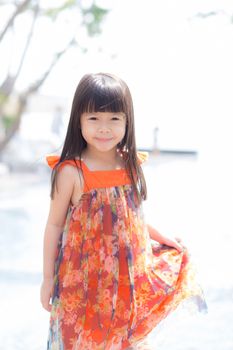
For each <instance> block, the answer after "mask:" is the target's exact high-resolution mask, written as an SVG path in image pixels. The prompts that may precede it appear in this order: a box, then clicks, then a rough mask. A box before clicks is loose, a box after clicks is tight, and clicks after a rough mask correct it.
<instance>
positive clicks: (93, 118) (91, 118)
mask: <svg viewBox="0 0 233 350" xmlns="http://www.w3.org/2000/svg"><path fill="white" fill-rule="evenodd" d="M88 119H89V120H96V119H97V118H96V117H89V118H88Z"/></svg>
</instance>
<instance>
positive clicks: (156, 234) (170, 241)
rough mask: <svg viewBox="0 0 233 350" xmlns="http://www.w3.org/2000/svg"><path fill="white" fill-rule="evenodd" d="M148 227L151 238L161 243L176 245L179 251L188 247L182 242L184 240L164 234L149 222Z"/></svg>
mask: <svg viewBox="0 0 233 350" xmlns="http://www.w3.org/2000/svg"><path fill="white" fill-rule="evenodd" d="M147 229H148V232H149V235H150V238H151V239H153V240H155V241H157V242H159V243H161V244H166V245H168V246H170V247H174V248H176V249H177V250H178V251H183V250H184V249H185V248H186V247H185V246H184V244H183V243H182V240H181V239H180V238H178V237H175V238H171V237H167V236H164V235H162V234H161V233H159V231H157V230H156V229H155V228H154V227H152V226H151V225H149V224H147Z"/></svg>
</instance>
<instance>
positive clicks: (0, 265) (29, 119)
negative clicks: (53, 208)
mask: <svg viewBox="0 0 233 350" xmlns="http://www.w3.org/2000/svg"><path fill="white" fill-rule="evenodd" d="M53 6H54V7H53ZM0 19H1V20H0V60H1V69H0V180H1V181H0V190H1V192H0V220H1V233H0V277H1V281H0V284H1V285H0V308H1V318H0V329H1V342H0V349H3V350H43V349H46V340H47V332H48V326H49V323H48V322H49V314H48V312H46V311H45V310H44V309H43V308H42V306H41V304H40V300H39V288H40V283H41V280H42V240H43V234H44V228H45V223H46V220H47V215H48V207H49V186H50V169H49V168H48V166H47V165H46V162H45V156H46V155H47V154H49V153H55V154H59V152H60V151H61V148H62V144H63V140H64V136H65V132H66V127H67V123H68V120H69V113H70V108H71V103H72V99H73V94H74V91H75V88H76V86H77V84H78V82H79V80H80V78H81V77H82V76H83V75H84V74H85V73H91V72H94V73H95V72H100V71H101V72H111V73H114V74H116V75H119V76H120V77H121V78H123V79H124V80H125V81H126V82H127V84H128V86H129V88H130V90H131V93H132V97H133V101H134V108H135V118H136V119H135V123H136V137H137V145H138V149H142V150H147V151H148V152H149V153H150V159H149V161H148V162H147V164H145V165H144V170H145V175H146V179H147V185H148V189H149V198H148V200H147V201H146V202H145V204H144V209H145V216H146V219H147V221H149V222H150V223H152V224H153V225H154V226H155V227H156V228H157V229H159V230H160V231H161V232H162V233H164V234H169V235H174V236H175V235H178V236H181V237H183V240H184V241H185V243H186V245H187V246H188V247H189V249H190V252H191V254H192V256H193V260H194V261H195V264H196V267H197V271H198V276H199V279H200V283H201V285H202V286H203V290H204V293H205V295H206V300H207V304H208V307H209V312H208V314H206V315H193V316H188V315H186V317H183V316H181V315H183V314H182V313H180V314H179V313H177V314H174V315H172V316H171V317H170V318H169V319H168V320H167V321H166V322H165V323H164V325H163V326H162V327H160V328H159V331H158V332H157V333H156V332H155V333H153V335H152V342H153V347H152V349H155V350H165V349H170V348H171V347H172V349H173V350H203V349H205V350H232V349H233V335H232V334H233V279H232V271H231V270H232V269H231V266H232V264H233V254H232V249H233V220H232V215H233V214H232V213H233V185H232V179H233V162H232V150H233V137H232V133H233V129H232V124H233V103H232V101H233V100H232V82H233V69H232V62H233V45H232V43H233V1H232V0H231V1H230V0H229V1H227V0H202V1H200V0H195V1H194V0H176V1H173V0H163V1H153V0H144V1H132V0H124V1H123V0H122V1H120V0H118V1H116V0H115V1H114V0H109V1H107V0H105V1H104V0H102V1H100V0H99V1H97V0H96V1H93V0H83V1H78V0H76V1H74V0H73V1H72V0H69V1H68V0H67V1H65V0H63V1H62V0H60V1H56V2H55V1H54V2H52V1H49V2H48V1H45V0H44V1H36V0H35V1H33V0H19V1H16V0H15V1H10V0H6V1H4V0H3V1H0Z"/></svg>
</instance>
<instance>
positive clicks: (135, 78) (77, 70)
mask: <svg viewBox="0 0 233 350" xmlns="http://www.w3.org/2000/svg"><path fill="white" fill-rule="evenodd" d="M86 2H87V0H86V1H85V3H86ZM100 2H102V3H110V4H111V6H112V12H111V13H110V14H109V15H108V17H107V20H106V22H105V23H104V25H103V33H102V35H101V36H99V37H97V38H96V39H88V38H87V37H86V35H85V33H84V32H83V31H81V30H79V32H78V35H77V38H78V39H79V43H80V45H81V46H82V45H83V46H88V47H89V51H88V53H87V54H86V55H83V54H81V53H80V52H79V51H78V50H77V49H76V50H70V52H69V54H67V55H66V57H64V59H62V60H61V62H60V63H59V64H58V65H57V67H56V69H54V71H53V72H52V74H51V76H50V78H49V79H48V80H47V82H46V83H45V84H44V86H43V88H42V89H41V93H43V94H48V95H52V96H62V97H68V98H69V100H70V103H71V99H72V97H73V93H74V90H75V87H76V85H77V83H78V81H79V79H80V78H81V76H82V75H83V74H85V73H87V72H98V71H110V72H113V73H115V74H118V75H119V76H121V77H122V78H123V79H124V80H125V81H126V82H127V83H128V85H129V87H130V90H131V92H132V95H133V100H134V105H135V114H136V130H137V139H138V144H139V146H140V145H142V146H144V147H150V146H151V145H152V132H151V130H152V129H153V128H154V127H156V126H158V127H159V129H160V131H159V145H160V147H164V148H169V147H171V148H178V149H179V148H187V149H198V150H202V152H207V153H209V152H212V153H213V151H214V152H219V151H222V150H226V149H228V148H229V145H230V143H229V142H231V146H232V141H230V140H231V139H232V137H231V133H230V128H229V125H230V122H231V120H232V112H233V106H232V81H233V72H232V62H233V45H232V42H233V24H232V23H231V17H232V15H233V1H232V0H230V1H224V0H205V1H203V0H189V1H187V0H177V1H175V2H174V1H173V0H163V1H153V0H144V1H133V0H124V1H123V0H122V1H117V0H115V1H114V0H112V1H108V2H107V1H104V0H102V1H99V3H100ZM212 11H213V12H216V13H217V14H213V15H212V16H209V17H208V18H203V17H201V16H198V14H206V13H208V12H212ZM76 16H77V14H76V13H69V14H64V16H63V18H61V20H60V23H59V26H55V25H53V27H51V26H50V25H49V21H46V20H44V21H43V22H41V23H40V33H41V31H42V33H43V35H42V36H41V34H40V36H39V34H36V35H37V40H36V41H35V43H34V45H33V46H32V47H31V53H30V57H28V59H27V62H26V65H25V66H24V77H23V79H21V80H20V81H19V83H18V87H22V86H23V85H24V84H25V82H26V81H27V79H30V78H31V77H35V76H38V70H39V68H40V67H41V69H43V63H44V62H46V59H47V57H48V56H49V53H50V52H52V48H53V47H54V46H55V47H56V48H62V47H63V46H64V43H65V42H66V41H67V40H68V38H69V33H70V32H72V30H73V29H74V28H75V23H77V17H76ZM26 21H27V19H26V18H24V20H23V26H22V23H19V24H18V26H19V28H20V31H19V33H20V34H19V35H21V36H22V37H23V31H24V30H26V23H27V22H26ZM29 21H30V19H28V23H29ZM67 23H68V25H67ZM54 33H55V34H56V36H55V37H56V38H57V40H55V39H54ZM19 38H20V37H19ZM17 43H18V46H19V47H18V49H19V48H20V44H21V41H20V39H19V40H18V41H17ZM99 48H102V50H100V49H99ZM5 49H8V50H9V45H8V46H7V45H6V47H5ZM16 49H17V47H15V44H14V52H15V50H16ZM9 52H10V51H9ZM112 57H113V58H112ZM14 58H16V59H17V54H14V56H13V57H12V58H11V59H14ZM35 68H36V69H35ZM69 107H70V106H68V109H69ZM142 131H143V132H142Z"/></svg>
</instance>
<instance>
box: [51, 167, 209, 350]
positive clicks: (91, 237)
mask: <svg viewBox="0 0 233 350" xmlns="http://www.w3.org/2000/svg"><path fill="white" fill-rule="evenodd" d="M84 175H85V174H84ZM134 196H135V194H134V191H133V186H132V185H131V184H130V183H126V184H124V183H123V184H122V185H117V186H110V187H100V188H93V189H91V190H89V191H86V192H84V193H83V195H82V197H81V199H80V201H79V203H78V204H77V205H76V206H72V205H70V206H69V209H68V212H67V217H66V222H65V226H64V230H63V232H62V233H61V235H60V238H59V242H58V246H57V254H56V261H55V275H54V288H53V293H52V310H51V314H50V326H49V333H48V340H47V350H121V349H127V348H129V347H130V346H133V345H134V344H137V343H138V342H140V341H142V340H143V339H144V338H145V337H146V335H147V334H148V333H149V332H150V331H152V330H153V328H155V327H156V325H157V324H158V323H159V322H160V321H161V320H163V319H164V318H166V317H167V315H168V314H169V313H170V312H172V311H174V310H175V309H176V308H177V306H178V305H179V304H180V303H181V302H182V301H184V300H187V299H190V300H192V301H193V304H194V305H196V306H197V308H198V311H202V310H205V309H206V303H205V299H204V296H203V292H202V289H201V287H200V286H199V284H198V283H197V281H196V274H195V271H194V268H193V265H192V262H191V260H190V256H189V254H188V252H187V251H185V252H178V251H177V250H176V249H175V248H172V247H168V246H165V245H161V244H154V245H152V244H151V240H150V237H149V232H148V230H147V225H146V223H145V220H144V216H143V209H142V205H141V206H139V207H136V206H135V204H134V203H135V197H134Z"/></svg>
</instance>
